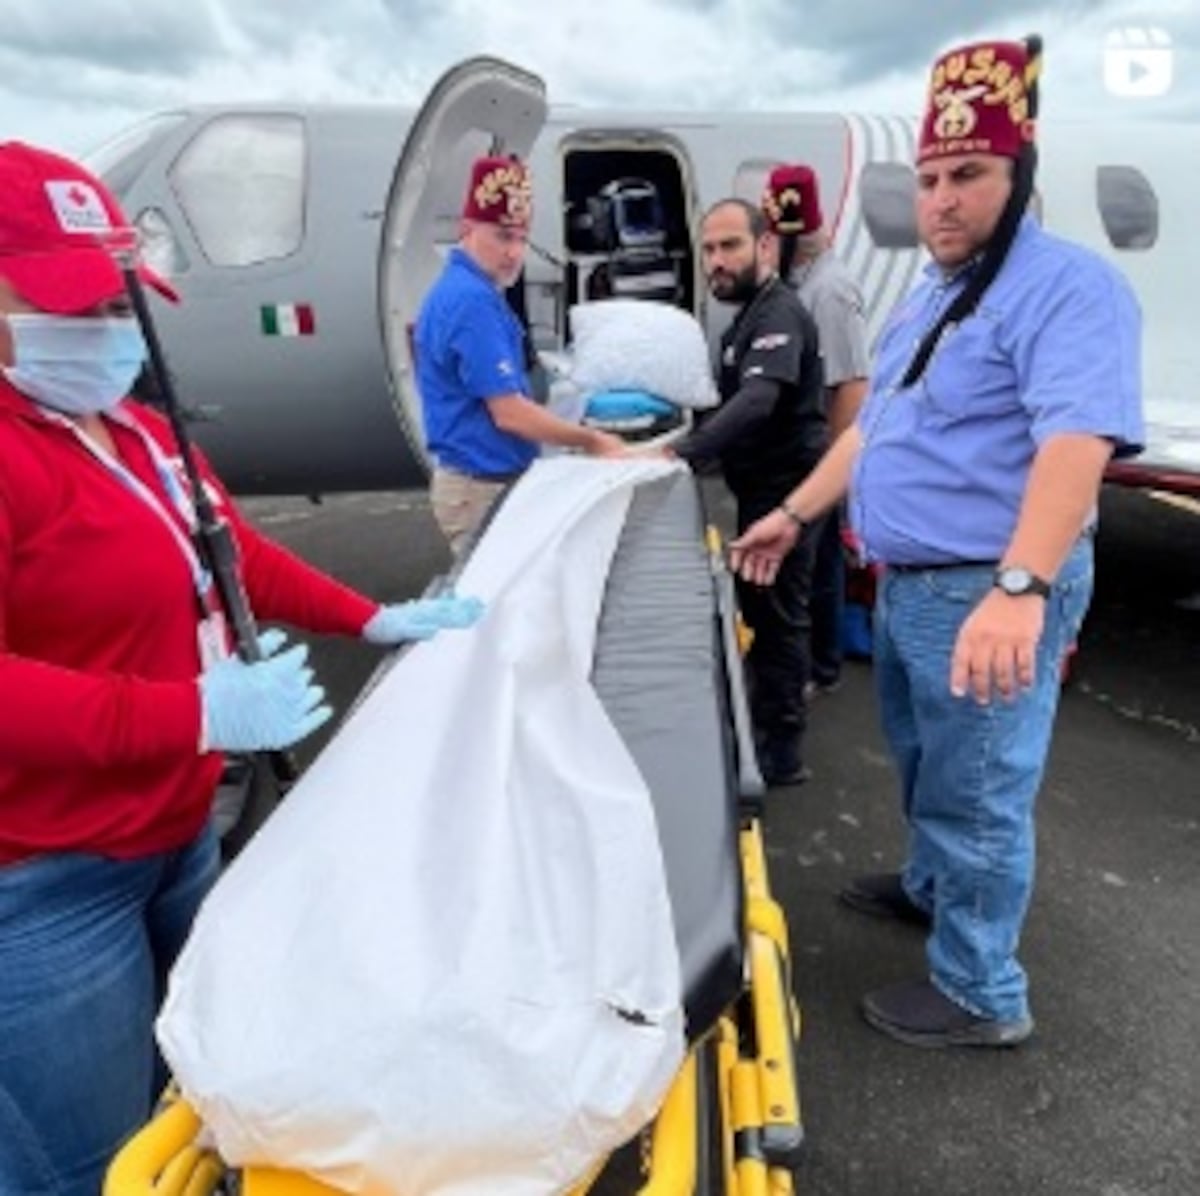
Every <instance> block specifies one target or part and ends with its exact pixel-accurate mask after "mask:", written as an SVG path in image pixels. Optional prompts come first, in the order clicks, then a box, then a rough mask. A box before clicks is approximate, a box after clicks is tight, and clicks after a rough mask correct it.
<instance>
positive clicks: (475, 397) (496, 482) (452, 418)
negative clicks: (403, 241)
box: [414, 157, 625, 555]
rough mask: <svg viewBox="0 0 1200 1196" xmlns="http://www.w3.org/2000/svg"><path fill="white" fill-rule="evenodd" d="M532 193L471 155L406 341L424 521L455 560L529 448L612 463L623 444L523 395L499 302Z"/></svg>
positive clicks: (511, 321)
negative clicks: (424, 479)
mask: <svg viewBox="0 0 1200 1196" xmlns="http://www.w3.org/2000/svg"><path fill="white" fill-rule="evenodd" d="M531 212H532V192H531V186H530V179H529V173H528V171H527V169H526V168H525V166H524V165H523V164H522V163H521V162H518V161H517V160H515V159H512V158H500V157H491V158H480V159H479V160H477V161H476V162H475V164H474V165H473V167H472V170H471V181H470V185H469V186H468V188H467V197H466V202H465V203H464V205H463V214H462V229H461V234H460V242H459V245H458V246H457V247H456V248H455V249H453V250H452V251H451V253H450V257H449V259H448V260H447V262H446V266H445V269H444V270H443V271H442V274H441V276H440V277H439V278H438V281H437V282H436V283H435V284H434V286H433V288H432V289H431V290H430V292H429V294H428V295H427V296H426V297H425V301H424V303H422V305H421V311H420V313H419V314H418V316H417V325H416V329H415V335H414V349H415V354H416V367H417V386H418V389H419V390H420V392H421V408H422V414H423V417H424V422H425V438H426V443H427V446H428V449H429V453H430V455H431V456H432V457H433V459H434V470H433V479H432V482H431V485H430V498H431V501H432V504H433V514H434V518H435V519H436V520H437V522H438V526H439V527H441V529H442V532H443V534H444V535H445V536H446V539H447V540H448V541H449V544H450V548H451V550H452V551H453V552H454V553H455V554H456V555H457V554H458V553H459V552H460V551H461V550H462V549H463V547H464V546H465V545H466V543H467V542H468V540H469V538H470V536H471V534H472V533H473V532H474V531H475V529H476V528H477V527H478V526H479V524H480V523H481V522H482V520H483V518H484V516H485V515H486V514H487V511H488V509H489V507H490V506H491V504H492V502H493V501H494V500H495V498H496V496H497V495H498V494H499V493H500V491H501V490H503V488H504V487H505V486H506V485H507V484H508V483H509V482H511V481H512V480H513V479H514V478H516V477H518V476H519V475H520V474H521V473H522V472H523V471H524V470H525V469H526V468H528V466H529V465H530V464H531V462H532V461H533V459H534V458H535V457H536V456H537V453H538V445H539V444H555V445H561V446H564V447H567V448H576V449H581V450H582V451H584V452H587V453H593V454H597V455H600V456H618V455H621V454H623V453H624V452H625V447H624V445H623V443H622V442H621V441H620V440H619V439H618V438H616V437H615V436H611V435H609V434H608V433H606V432H601V431H599V430H598V429H595V428H584V427H581V426H579V425H577V424H572V423H569V422H567V421H566V420H563V419H560V418H559V417H558V416H556V415H553V414H551V413H550V412H549V411H547V410H546V409H545V408H543V407H541V406H539V405H538V404H537V403H535V402H534V401H533V400H532V399H531V398H530V397H529V379H528V377H527V375H526V370H525V338H524V330H523V329H522V328H521V325H520V323H519V322H518V320H517V318H516V315H515V314H514V313H513V310H512V308H511V307H510V306H509V305H508V302H507V300H506V299H505V297H504V291H505V289H506V288H508V287H510V286H512V285H513V284H514V283H515V282H516V281H517V279H518V277H519V276H520V273H521V267H522V264H523V263H524V260H525V248H526V245H527V242H528V237H529V220H530V215H531Z"/></svg>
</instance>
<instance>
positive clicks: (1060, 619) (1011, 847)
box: [875, 539, 1093, 1021]
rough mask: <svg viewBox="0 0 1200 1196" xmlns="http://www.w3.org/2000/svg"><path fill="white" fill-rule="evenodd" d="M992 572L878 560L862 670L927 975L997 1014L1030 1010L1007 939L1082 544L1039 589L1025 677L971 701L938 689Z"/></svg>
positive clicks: (1083, 582)
mask: <svg viewBox="0 0 1200 1196" xmlns="http://www.w3.org/2000/svg"><path fill="white" fill-rule="evenodd" d="M992 574H993V570H992V568H991V567H990V566H964V567H961V568H953V569H931V570H926V571H923V572H915V573H899V572H896V571H894V570H888V571H886V572H885V574H884V577H883V581H882V583H881V585H880V589H879V598H878V601H877V603H876V609H875V675H876V685H877V688H878V691H879V702H880V709H881V716H882V721H883V729H884V734H885V735H886V736H887V739H888V743H889V745H890V747H891V750H892V754H893V756H894V757H895V760H896V764H897V766H898V769H899V773H900V785H901V793H902V798H903V807H904V816H905V819H906V821H907V824H908V831H909V838H908V859H907V862H906V865H905V868H904V871H903V874H902V875H903V883H904V888H905V890H906V891H907V893H908V895H909V897H910V898H911V899H912V900H913V901H914V902H915V903H916V904H917V905H919V906H920V907H921V908H923V909H925V910H927V911H929V912H930V913H931V914H932V915H933V926H932V930H931V932H930V937H929V941H928V946H927V955H928V961H929V970H930V977H931V979H932V981H933V983H934V984H935V985H936V986H937V987H938V988H939V989H940V990H941V991H942V992H943V993H945V995H946V996H948V997H950V998H951V999H952V1000H953V1001H955V1002H956V1003H958V1004H959V1005H961V1006H962V1007H963V1008H965V1009H967V1010H969V1011H970V1012H972V1013H975V1014H978V1015H980V1016H983V1017H990V1018H996V1019H998V1020H1002V1021H1008V1020H1016V1019H1019V1018H1023V1017H1025V1016H1027V1015H1028V1013H1029V1000H1028V992H1027V988H1028V986H1027V981H1026V977H1025V972H1024V969H1023V968H1022V967H1021V965H1020V964H1019V963H1018V962H1017V957H1016V951H1017V944H1018V940H1019V938H1020V933H1021V925H1022V923H1023V921H1024V918H1025V913H1026V910H1027V909H1028V906H1029V899H1030V896H1031V894H1032V891H1033V873H1034V825H1033V811H1034V799H1035V797H1036V796H1037V791H1038V787H1039V785H1040V784H1041V779H1042V773H1043V770H1044V768H1045V764H1046V756H1047V753H1048V751H1049V747H1050V734H1051V729H1052V726H1053V723H1054V714H1055V710H1056V709H1057V706H1058V694H1059V688H1060V668H1061V664H1062V659H1063V655H1064V653H1065V652H1066V649H1067V648H1068V646H1069V645H1070V644H1071V642H1072V641H1073V640H1074V638H1075V637H1076V635H1077V634H1078V632H1079V628H1080V625H1081V624H1082V622H1083V617H1084V615H1085V614H1086V612H1087V608H1088V603H1089V602H1090V601H1091V595H1092V578H1093V561H1092V543H1091V540H1090V539H1084V540H1081V541H1080V542H1079V543H1078V544H1077V545H1076V546H1075V548H1074V549H1073V550H1072V551H1071V554H1070V556H1069V557H1068V559H1067V561H1066V563H1065V564H1064V565H1063V568H1062V569H1061V571H1060V572H1059V576H1058V578H1057V580H1056V581H1055V584H1054V587H1053V591H1052V593H1051V595H1050V597H1049V598H1048V599H1047V600H1046V620H1045V628H1044V630H1043V634H1042V639H1041V642H1040V644H1039V646H1038V653H1037V678H1036V681H1035V684H1034V686H1033V688H1032V689H1030V690H1027V691H1025V692H1023V693H1022V694H1021V695H1020V696H1019V697H1017V698H1016V699H1015V700H1014V701H1011V702H1008V701H1005V700H1004V699H1002V698H993V700H992V701H991V702H990V703H989V704H988V705H987V706H981V705H979V704H978V703H976V701H975V700H974V699H973V698H972V697H970V696H967V697H963V698H956V697H954V695H953V694H951V692H950V658H951V655H952V654H953V650H954V643H955V639H956V638H957V636H958V631H959V628H960V627H961V626H962V623H963V621H964V620H965V619H966V617H967V616H968V615H969V614H970V613H971V611H972V610H974V608H975V606H976V605H977V604H978V602H979V601H980V599H982V598H983V597H984V596H985V595H986V594H987V593H988V591H989V590H990V588H991V585H992ZM1029 601H1037V599H1029Z"/></svg>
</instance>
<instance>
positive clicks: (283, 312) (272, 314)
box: [259, 303, 317, 336]
mask: <svg viewBox="0 0 1200 1196" xmlns="http://www.w3.org/2000/svg"><path fill="white" fill-rule="evenodd" d="M259 312H260V314H261V317H262V330H263V336H312V335H313V333H314V332H316V330H317V322H316V317H315V315H314V314H313V309H312V304H310V303H267V304H264V305H263V306H262V307H261V308H260V309H259Z"/></svg>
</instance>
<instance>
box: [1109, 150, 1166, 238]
mask: <svg viewBox="0 0 1200 1196" xmlns="http://www.w3.org/2000/svg"><path fill="white" fill-rule="evenodd" d="M1096 202H1097V204H1098V206H1099V208H1100V219H1101V220H1102V221H1103V222H1104V231H1105V233H1106V234H1107V236H1108V239H1109V242H1110V243H1111V244H1112V246H1113V248H1114V249H1150V248H1151V247H1152V246H1153V245H1154V243H1155V242H1156V241H1157V240H1158V196H1157V195H1156V194H1155V193H1154V188H1153V187H1152V186H1151V185H1150V180H1149V179H1148V178H1146V176H1145V175H1144V174H1142V172H1141V171H1140V170H1137V169H1136V168H1135V167H1133V166H1097V167H1096Z"/></svg>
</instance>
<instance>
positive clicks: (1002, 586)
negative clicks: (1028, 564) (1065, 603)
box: [992, 565, 1050, 598]
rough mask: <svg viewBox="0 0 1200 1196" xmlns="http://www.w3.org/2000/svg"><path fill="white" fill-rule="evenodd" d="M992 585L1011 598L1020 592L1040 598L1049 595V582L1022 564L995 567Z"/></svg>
mask: <svg viewBox="0 0 1200 1196" xmlns="http://www.w3.org/2000/svg"><path fill="white" fill-rule="evenodd" d="M992 585H994V586H995V587H996V589H998V590H1003V591H1004V592H1005V593H1006V594H1008V595H1009V596H1010V597H1012V598H1019V597H1021V595H1022V594H1037V595H1038V596H1039V597H1040V598H1048V597H1049V596H1050V583H1049V582H1048V581H1046V580H1045V578H1042V577H1038V575H1037V574H1036V573H1031V572H1030V571H1029V570H1028V569H1026V568H1025V567H1024V566H1022V565H1005V566H1004V567H1003V568H1000V569H997V570H996V576H995V577H994V578H992Z"/></svg>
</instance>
